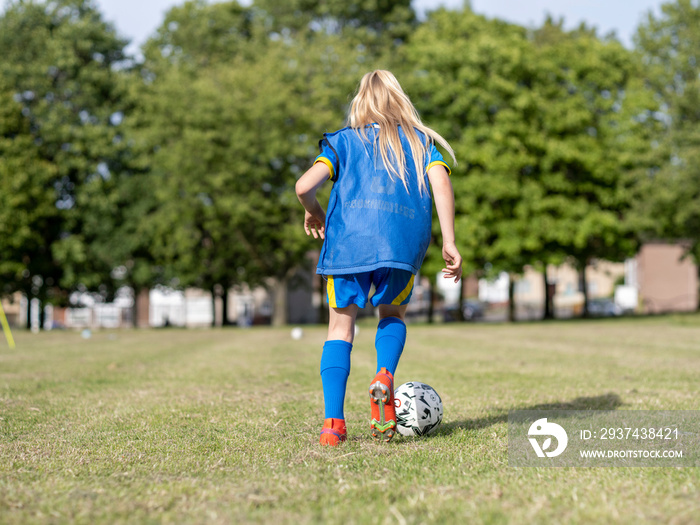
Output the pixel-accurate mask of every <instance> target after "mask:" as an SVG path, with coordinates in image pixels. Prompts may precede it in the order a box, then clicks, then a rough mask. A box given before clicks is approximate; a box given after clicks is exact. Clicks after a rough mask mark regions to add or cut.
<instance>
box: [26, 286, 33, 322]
mask: <svg viewBox="0 0 700 525" xmlns="http://www.w3.org/2000/svg"><path fill="white" fill-rule="evenodd" d="M26 329H27V330H31V329H32V296H31V295H30V294H27V319H26Z"/></svg>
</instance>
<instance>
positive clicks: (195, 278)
mask: <svg viewBox="0 0 700 525" xmlns="http://www.w3.org/2000/svg"><path fill="white" fill-rule="evenodd" d="M218 10H222V11H223V12H225V13H227V16H228V15H230V20H229V22H228V24H229V25H232V26H234V27H239V26H242V25H243V21H248V22H249V25H248V26H247V27H248V31H247V32H236V34H237V35H238V37H237V38H235V39H232V40H231V41H228V40H227V42H214V41H212V42H209V43H208V44H207V45H208V49H217V50H219V51H218V54H216V53H215V55H216V56H215V58H213V59H211V60H205V56H206V55H207V51H206V50H203V49H202V48H201V46H200V43H201V42H202V41H204V40H205V37H204V36H202V38H197V37H196V36H195V35H197V31H200V30H206V28H207V24H204V23H202V20H207V19H209V18H210V17H212V16H213V15H212V13H213V11H217V12H218ZM239 19H240V20H239ZM173 20H177V23H176V24H174V23H173ZM237 20H238V21H237ZM248 22H246V23H248ZM258 23H260V20H259V18H255V16H253V14H251V11H249V10H245V9H239V8H238V7H237V5H231V6H229V5H228V4H216V5H213V6H208V5H205V4H202V3H188V4H186V5H185V6H183V8H176V9H175V10H174V11H171V13H169V14H168V16H167V17H166V21H165V22H164V28H161V30H159V32H158V35H157V37H156V39H154V41H152V42H150V43H149V44H148V46H147V50H148V51H147V54H146V56H147V60H146V63H145V64H144V75H143V78H144V80H145V81H144V83H143V85H142V87H141V109H140V110H139V112H138V113H137V114H136V115H134V117H133V118H134V120H135V124H134V128H135V130H136V135H135V136H136V137H137V141H139V142H140V143H141V144H142V146H143V147H144V148H145V149H147V150H149V151H150V152H151V153H150V154H149V161H148V162H149V164H150V166H151V169H152V172H153V176H154V177H155V178H156V180H157V181H158V182H157V186H158V190H157V192H156V198H157V200H158V207H157V208H158V209H157V210H156V211H155V212H154V213H153V214H152V215H151V216H150V217H149V220H150V221H152V224H153V227H154V231H155V232H156V235H155V242H154V246H153V248H154V251H155V253H156V255H157V256H158V257H159V258H160V259H161V260H162V261H163V263H164V264H165V265H166V266H167V267H168V268H169V270H168V271H169V273H170V274H172V275H176V276H177V277H178V279H179V282H180V285H182V286H198V287H201V288H204V289H208V290H212V292H213V293H214V294H216V293H217V290H224V291H225V290H228V289H229V288H230V287H232V286H234V285H236V284H240V283H244V282H245V283H248V284H250V285H255V284H266V285H267V286H269V287H270V288H271V290H272V292H273V295H274V296H275V297H276V300H275V302H276V303H277V305H278V307H277V308H275V322H276V323H281V322H284V319H285V315H286V305H285V304H283V303H285V300H284V299H285V290H286V282H287V280H288V279H289V277H290V276H291V274H292V272H293V271H294V270H295V269H296V267H297V266H298V265H299V264H300V263H301V262H302V261H303V260H304V257H305V254H306V252H307V251H308V250H309V249H310V247H312V246H313V244H311V242H310V241H309V240H307V239H306V238H305V236H304V235H303V230H302V228H301V227H300V225H301V220H302V219H301V216H302V209H301V207H300V206H299V204H298V202H297V200H296V197H295V194H294V189H293V188H294V184H295V182H296V179H297V177H298V176H299V175H300V174H301V173H302V172H303V170H305V169H306V168H307V167H308V166H309V165H310V163H311V160H312V159H313V157H314V156H315V155H316V146H315V144H316V143H317V140H318V138H319V137H320V136H321V132H322V131H327V130H329V129H335V128H336V127H338V124H339V121H340V117H341V115H342V114H338V113H339V110H340V111H342V109H344V102H343V101H344V98H345V97H346V94H347V93H348V92H349V91H350V85H353V84H354V82H356V78H358V74H357V70H358V67H359V65H358V62H357V61H355V60H353V57H354V56H355V55H354V54H353V52H349V51H348V50H347V48H346V46H345V45H344V44H343V42H342V40H341V39H340V38H338V37H337V36H334V35H319V36H318V39H317V40H316V41H315V42H314V45H309V44H307V43H306V42H305V41H304V40H301V41H299V40H294V39H289V40H280V39H272V38H269V36H268V35H267V34H266V33H264V32H263V31H262V30H261V29H260V27H259V26H258V25H256V24H258ZM180 31H182V32H183V34H185V35H188V37H187V39H184V38H181V37H180V36H179V35H177V34H176V33H178V32H180ZM228 34H229V33H228V32H226V31H223V32H222V35H225V38H226V39H228ZM261 34H262V35H263V36H262V37H261V36H260V35H261ZM164 35H167V38H166V37H165V36H164ZM171 42H179V44H178V46H177V49H176V50H175V51H173V52H171V51H167V52H164V50H165V49H170V47H169V46H172V44H171ZM188 42H192V45H191V46H188V45H187V44H188ZM159 50H160V51H159ZM351 77H352V78H353V84H350V85H347V84H348V79H349V78H351ZM339 86H342V89H339ZM339 93H342V94H343V95H342V96H341V95H339ZM341 108H342V109H341Z"/></svg>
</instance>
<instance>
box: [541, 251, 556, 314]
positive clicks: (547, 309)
mask: <svg viewBox="0 0 700 525" xmlns="http://www.w3.org/2000/svg"><path fill="white" fill-rule="evenodd" d="M542 275H543V277H544V317H543V319H545V320H546V319H554V305H553V304H552V303H553V297H552V295H553V291H554V290H552V286H551V285H550V284H549V277H547V265H546V264H545V265H544V270H543V271H542Z"/></svg>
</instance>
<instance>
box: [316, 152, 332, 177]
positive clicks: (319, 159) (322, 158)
mask: <svg viewBox="0 0 700 525" xmlns="http://www.w3.org/2000/svg"><path fill="white" fill-rule="evenodd" d="M317 162H323V163H324V164H325V165H326V166H328V169H329V170H330V172H331V174H330V177H328V178H329V179H332V178H333V175H334V172H333V163H332V162H331V161H330V160H328V159H327V158H326V157H319V158H317V159H316V162H314V164H316V163H317Z"/></svg>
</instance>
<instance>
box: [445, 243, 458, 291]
mask: <svg viewBox="0 0 700 525" xmlns="http://www.w3.org/2000/svg"><path fill="white" fill-rule="evenodd" d="M442 258H443V259H445V265H446V266H447V268H443V269H442V273H444V274H445V275H444V278H445V279H452V278H454V280H455V282H458V281H459V280H460V279H461V278H462V256H461V255H460V254H459V250H458V249H457V246H456V245H455V243H453V242H448V243H444V244H443V245H442Z"/></svg>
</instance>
